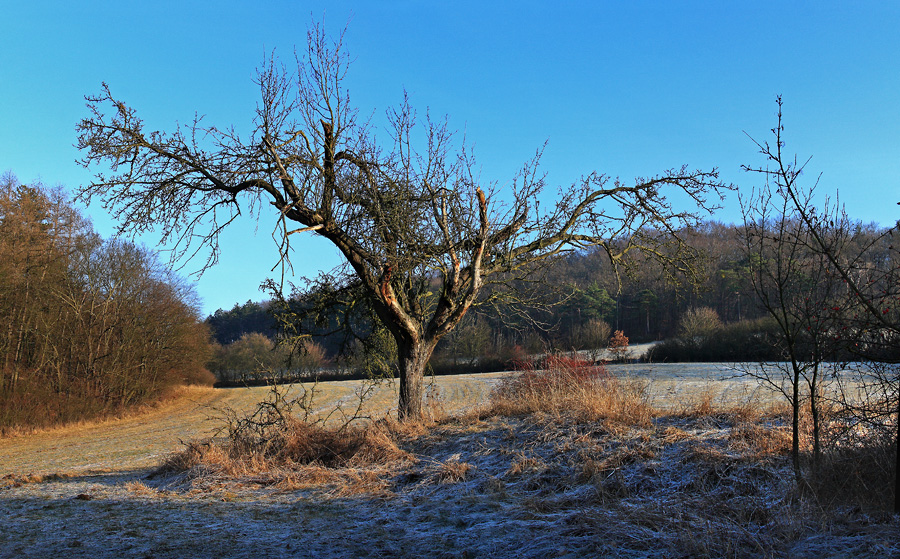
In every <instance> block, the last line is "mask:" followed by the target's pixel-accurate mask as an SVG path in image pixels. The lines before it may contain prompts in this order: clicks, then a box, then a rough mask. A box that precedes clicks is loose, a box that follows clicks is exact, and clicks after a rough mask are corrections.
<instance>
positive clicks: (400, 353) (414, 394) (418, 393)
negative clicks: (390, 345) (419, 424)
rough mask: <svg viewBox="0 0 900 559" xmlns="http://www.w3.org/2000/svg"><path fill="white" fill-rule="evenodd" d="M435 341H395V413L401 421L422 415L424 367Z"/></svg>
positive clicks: (426, 364)
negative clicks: (397, 393) (397, 386)
mask: <svg viewBox="0 0 900 559" xmlns="http://www.w3.org/2000/svg"><path fill="white" fill-rule="evenodd" d="M434 347H435V343H428V342H419V343H408V342H398V343H397V360H398V361H399V366H400V402H399V404H398V407H397V415H398V416H399V418H400V420H401V421H404V420H408V419H413V420H415V419H419V418H421V417H422V415H423V409H422V405H423V400H424V398H425V368H426V367H427V366H428V360H429V359H430V358H431V354H432V352H433V351H434Z"/></svg>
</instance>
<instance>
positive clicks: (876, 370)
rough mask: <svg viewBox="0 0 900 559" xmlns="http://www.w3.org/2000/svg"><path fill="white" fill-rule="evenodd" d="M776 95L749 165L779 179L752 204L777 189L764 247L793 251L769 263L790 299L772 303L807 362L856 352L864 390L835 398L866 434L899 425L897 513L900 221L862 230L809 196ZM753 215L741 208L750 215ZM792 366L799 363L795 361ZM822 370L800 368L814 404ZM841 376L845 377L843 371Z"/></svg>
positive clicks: (899, 460) (899, 506) (898, 455)
mask: <svg viewBox="0 0 900 559" xmlns="http://www.w3.org/2000/svg"><path fill="white" fill-rule="evenodd" d="M776 102H777V105H778V114H777V124H776V126H775V127H774V128H773V129H772V134H773V136H774V143H772V144H770V143H768V142H757V141H756V140H754V143H756V145H757V147H758V148H759V150H760V153H761V154H762V155H763V156H764V157H765V159H766V166H765V167H751V166H745V167H744V168H745V170H748V171H754V172H757V173H761V174H763V175H764V176H765V177H766V178H767V184H771V185H772V186H774V188H767V189H766V190H765V192H766V193H767V194H766V197H764V198H762V199H760V200H762V201H763V203H762V204H760V203H757V204H756V205H755V207H756V208H757V211H759V208H761V207H771V206H770V205H769V201H770V200H772V199H773V197H774V198H776V199H777V200H778V201H779V202H778V203H779V205H780V209H781V212H780V218H777V217H776V219H775V220H774V223H777V224H779V226H778V227H777V228H776V229H775V230H774V231H770V232H769V233H768V234H767V233H765V231H764V229H765V226H763V225H761V224H763V223H764V221H765V220H764V219H763V217H764V216H763V215H758V216H757V219H756V221H755V223H756V224H758V225H757V226H756V228H757V234H756V238H757V239H758V246H759V247H763V246H764V245H766V244H768V245H769V246H770V247H776V250H778V251H781V254H782V256H784V254H785V253H784V251H788V253H787V254H788V255H789V257H788V258H781V264H782V265H783V266H785V268H784V269H781V270H779V269H777V268H776V269H775V270H776V271H775V272H774V273H773V271H772V269H771V268H770V270H769V271H768V272H767V273H768V274H769V275H770V277H778V278H781V280H780V281H782V285H783V287H784V289H778V290H776V291H778V292H783V293H792V294H793V297H788V298H786V299H782V300H770V304H769V305H767V307H769V306H771V307H772V308H773V310H774V312H775V314H776V315H780V316H783V317H784V321H783V322H784V323H785V324H793V325H795V326H791V331H792V332H794V334H792V337H793V338H794V339H795V340H797V341H798V343H799V342H800V341H801V340H803V339H804V338H805V339H806V340H807V343H809V344H810V347H808V348H806V352H807V355H809V356H811V359H809V360H808V362H809V364H811V365H815V364H816V363H817V362H818V361H821V360H823V359H826V358H828V357H830V358H834V353H831V354H830V355H828V354H825V353H823V350H824V348H825V347H828V348H829V349H831V350H832V351H833V350H834V349H839V350H840V351H841V352H842V353H843V354H844V355H848V356H850V357H849V358H850V360H851V362H852V363H851V364H850V365H851V369H852V370H856V371H857V372H858V375H857V376H856V378H855V379H854V380H856V381H857V382H858V383H859V388H858V390H854V391H853V393H852V394H849V393H848V392H847V391H846V386H844V385H840V386H839V388H841V389H842V398H841V399H840V402H839V403H840V404H841V406H842V407H843V410H844V411H845V412H847V413H849V414H851V416H852V419H853V422H854V423H856V422H861V423H863V424H864V425H865V426H866V428H865V429H864V430H863V431H864V432H865V433H868V434H869V436H871V434H872V433H874V434H876V435H877V434H880V433H885V432H886V431H887V430H889V429H891V428H893V430H894V452H895V460H896V463H895V465H894V468H895V473H894V511H895V512H900V475H898V474H900V450H898V448H900V350H898V347H900V343H898V342H900V309H898V307H900V305H898V302H900V251H898V245H897V244H896V242H895V240H896V236H897V234H898V230H900V223H898V224H895V225H894V226H893V227H889V228H885V229H881V230H877V229H872V228H866V227H864V226H862V225H861V224H860V223H858V222H855V221H853V220H851V219H850V218H849V217H848V215H847V213H846V211H845V210H844V208H843V207H842V206H840V204H836V203H835V204H831V203H829V202H828V201H826V202H825V204H824V205H823V206H821V207H817V206H816V205H814V204H813V201H812V195H813V192H814V191H815V188H816V186H817V185H818V180H816V181H815V182H814V183H813V186H812V187H810V188H804V187H803V186H802V185H801V184H800V183H799V180H798V179H799V178H800V176H801V175H802V173H803V171H804V169H805V167H806V165H807V163H808V162H809V160H806V162H803V163H798V160H797V157H796V156H794V157H793V158H791V157H789V156H787V155H786V154H785V153H784V151H783V148H784V137H783V133H784V125H783V122H782V99H781V98H780V97H779V98H777V101H776ZM760 200H758V202H759V201H760ZM747 215H748V214H747V212H746V209H745V220H746V216H747ZM787 216H789V217H787ZM770 217H772V216H770ZM751 233H752V229H751ZM758 272H759V268H758V270H757V274H758ZM758 277H759V276H758V275H757V278H758ZM791 281H793V282H799V281H802V282H803V283H805V286H804V289H800V290H798V289H796V286H790V285H789V284H788V282H791ZM789 288H790V289H789ZM798 295H802V296H801V297H797V296H798ZM770 312H771V311H770ZM776 318H777V317H776ZM804 329H805V330H806V332H805V333H804V332H803V330H804ZM782 330H783V331H784V327H782ZM846 365H847V363H845V366H846ZM792 366H793V367H795V368H796V365H795V364H792ZM816 372H818V367H816V368H814V369H813V370H812V371H811V373H807V372H805V370H804V369H801V374H802V375H803V376H804V378H806V379H807V382H808V383H809V389H810V394H811V403H812V404H815V402H816V394H817V390H816V384H815V379H816V378H817V377H816V376H815V373H816ZM796 380H797V376H796V374H795V381H796ZM836 380H838V381H839V383H841V382H842V377H840V376H839V377H837V379H836ZM795 385H796V382H795ZM794 398H795V399H796V398H797V395H796V393H795V394H794ZM812 413H813V420H814V430H815V438H816V440H815V444H816V449H815V450H816V451H817V452H818V420H819V417H818V413H817V411H816V409H815V406H813V408H812ZM795 423H796V420H795ZM795 429H796V425H795ZM795 444H796V443H795Z"/></svg>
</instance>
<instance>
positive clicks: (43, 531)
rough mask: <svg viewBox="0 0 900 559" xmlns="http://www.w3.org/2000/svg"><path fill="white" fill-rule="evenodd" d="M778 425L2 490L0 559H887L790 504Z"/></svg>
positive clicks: (516, 431)
mask: <svg viewBox="0 0 900 559" xmlns="http://www.w3.org/2000/svg"><path fill="white" fill-rule="evenodd" d="M788 441H789V434H788V431H787V429H786V428H785V427H784V426H783V425H781V423H780V421H779V420H778V419H777V418H769V419H766V418H757V420H756V421H754V422H746V421H743V420H741V419H740V418H739V417H737V416H736V415H734V414H719V415H716V414H710V415H703V416H699V415H698V416H692V415H689V414H681V415H679V414H673V415H665V416H659V417H655V418H653V419H652V420H651V421H649V422H646V423H644V424H642V425H624V424H621V423H617V422H611V421H597V422H584V421H576V420H575V419H573V418H571V417H567V416H566V415H565V414H562V415H560V414H532V415H526V416H519V417H500V416H493V417H479V416H477V415H476V414H469V415H468V416H466V417H464V418H459V419H453V420H448V421H446V422H444V423H442V424H439V425H437V426H433V427H428V428H421V429H418V430H416V429H409V430H406V431H405V432H401V433H400V435H399V436H398V438H397V444H398V445H399V447H400V448H401V449H402V451H403V453H402V455H398V457H397V458H396V459H394V460H392V461H388V462H386V463H379V464H375V465H372V466H367V467H357V468H349V467H347V468H324V467H322V466H319V465H310V466H302V467H294V468H290V469H285V470H277V469H276V470H273V469H268V470H265V471H264V472H263V473H256V474H252V473H248V474H245V475H240V476H234V475H225V474H224V473H221V472H217V471H216V470H215V468H209V467H206V468H201V467H196V468H193V469H191V470H188V471H186V472H182V473H174V474H173V473H169V474H157V475H155V476H149V474H150V473H151V472H150V471H148V470H140V471H133V472H126V473H123V472H112V473H102V472H97V473H94V474H79V475H77V476H74V477H64V476H49V477H46V478H27V477H15V476H6V477H5V478H3V479H2V480H0V556H2V557H91V558H94V559H98V558H104V557H140V558H151V557H152V558H176V557H210V558H212V557H216V558H218V557H234V558H237V557H247V558H251V557H252V558H258V557H323V558H330V557H335V558H337V557H448V558H450V557H453V558H462V557H469V558H474V557H517V558H518V557H523V558H528V557H534V558H546V557H809V558H816V559H819V558H826V557H872V558H886V557H900V519H898V518H897V517H891V516H889V515H878V514H875V513H869V514H867V513H865V512H863V511H860V510H838V511H831V512H828V513H827V514H823V513H822V512H821V511H816V510H813V507H812V505H810V504H809V502H808V501H809V500H808V499H805V498H803V496H802V495H798V494H796V493H795V492H793V491H792V489H791V487H792V483H791V481H792V473H791V469H790V463H789V458H788V457H787V455H786V454H785V453H784V452H783V448H784V446H785V445H786V444H787V442H788Z"/></svg>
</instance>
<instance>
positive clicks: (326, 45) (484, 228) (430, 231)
mask: <svg viewBox="0 0 900 559" xmlns="http://www.w3.org/2000/svg"><path fill="white" fill-rule="evenodd" d="M342 40H343V35H342V36H341V37H339V38H338V39H337V40H335V41H332V40H330V39H329V38H328V37H327V36H326V34H325V32H324V30H323V28H322V27H321V26H312V27H311V28H310V30H309V31H308V33H307V44H306V46H305V47H306V48H305V49H302V54H301V55H300V56H298V57H297V60H296V63H297V64H296V68H297V70H296V72H294V71H288V70H287V69H286V68H285V67H284V66H282V65H281V63H280V62H279V61H278V60H277V59H274V57H273V58H271V59H270V60H268V61H267V62H266V63H265V64H264V65H263V67H262V68H261V69H260V70H259V72H258V76H257V80H256V81H257V84H258V85H259V89H260V96H261V98H260V101H259V104H258V106H257V110H256V114H255V115H254V117H253V120H252V130H251V132H250V133H249V135H242V134H240V133H238V131H237V130H236V129H235V128H231V127H228V128H219V127H215V126H208V125H206V124H205V123H204V122H203V121H202V119H200V118H197V119H195V120H194V121H193V122H192V123H191V124H188V125H186V126H183V127H179V128H176V129H174V130H173V131H171V132H168V133H167V132H162V131H156V130H152V129H149V128H147V127H145V125H144V122H143V121H142V120H141V119H140V118H139V117H138V113H137V111H136V109H134V108H133V107H131V106H129V105H128V104H126V103H125V102H124V101H123V100H121V99H119V98H118V97H116V96H114V94H113V93H112V90H111V88H110V87H109V86H107V85H106V84H104V85H103V87H102V90H101V93H100V94H99V95H95V96H90V97H88V98H87V101H88V108H89V110H90V115H89V116H88V117H87V118H85V119H83V120H82V121H81V122H80V123H79V124H78V127H77V130H78V141H77V143H78V147H79V148H80V149H81V150H82V151H83V153H84V157H83V159H82V163H83V164H84V165H85V166H87V167H92V168H96V167H98V166H106V167H109V168H110V169H111V170H112V173H111V174H104V173H98V174H97V177H96V180H95V181H94V182H93V183H92V184H89V185H86V186H84V187H83V188H82V189H81V195H82V196H83V197H84V198H85V199H87V200H91V199H94V198H99V199H101V200H102V201H103V203H104V205H105V206H106V207H107V208H109V209H110V210H112V211H113V212H114V214H115V215H118V216H120V220H121V221H120V223H121V229H122V230H123V231H126V232H131V233H140V232H143V231H145V230H147V229H149V228H152V227H158V228H161V229H162V231H163V232H164V235H163V236H164V241H171V242H172V244H173V245H174V246H176V247H177V248H178V249H180V250H181V251H182V252H183V253H188V254H193V253H194V251H195V250H197V249H200V248H202V247H203V246H205V247H206V248H208V249H210V252H209V253H208V254H209V260H207V264H211V263H214V262H215V259H216V257H217V255H218V254H219V251H220V250H222V249H223V248H224V247H222V246H220V244H219V234H220V233H221V231H222V230H223V228H224V227H225V226H227V225H228V224H230V223H231V222H232V221H233V220H234V219H235V218H236V217H237V216H238V215H239V214H241V213H242V212H250V213H251V214H254V215H255V216H257V217H262V216H263V215H264V219H265V220H268V221H269V222H270V223H271V224H272V225H273V229H274V232H275V236H276V238H277V240H278V249H279V251H280V253H279V254H280V257H281V259H282V262H284V263H287V262H288V258H289V247H290V245H291V243H292V240H293V239H294V238H295V236H296V235H299V234H302V233H312V234H315V235H318V236H320V237H322V238H324V239H327V240H328V241H329V242H331V243H332V244H333V245H334V246H335V247H336V248H337V249H338V250H339V251H340V253H341V254H342V255H343V257H344V259H345V260H346V266H347V267H348V268H349V273H350V275H351V276H352V277H353V278H354V280H353V281H355V282H358V284H359V286H360V287H361V289H362V290H363V292H364V293H365V296H366V297H367V298H368V300H369V304H370V305H371V306H372V308H373V310H374V311H375V313H376V315H377V316H378V318H379V319H380V320H381V321H382V322H383V324H384V325H385V327H386V328H387V329H388V330H389V332H390V334H391V335H392V336H393V338H394V340H395V341H396V345H397V351H398V360H399V375H400V400H399V415H400V416H401V417H404V418H406V417H418V416H420V415H421V413H422V399H423V372H424V370H425V367H426V365H427V363H428V360H429V357H430V356H431V354H432V352H433V350H434V348H435V346H436V344H437V343H438V341H439V340H440V339H441V338H442V337H444V336H445V335H446V334H447V333H448V332H450V331H451V330H452V329H453V328H454V327H455V326H456V325H457V324H458V323H459V322H460V320H461V319H462V317H463V316H464V315H465V314H466V312H467V311H468V310H469V309H470V308H471V307H472V306H473V305H476V304H479V303H480V302H483V298H482V297H481V296H482V293H483V289H484V288H485V286H486V285H488V284H491V283H496V282H502V283H507V282H509V281H511V280H513V279H516V278H519V277H521V276H522V275H523V274H526V273H528V272H530V271H532V270H533V269H534V267H535V265H537V264H538V263H540V262H542V261H546V260H547V259H548V258H550V257H552V256H553V255H556V254H559V253H561V252H563V251H566V250H570V249H573V248H584V247H591V246H596V247H601V248H602V249H603V250H605V251H607V252H608V254H609V256H610V258H611V259H612V260H613V262H615V263H620V262H622V261H623V260H624V258H625V257H626V255H627V254H628V253H629V252H631V251H635V250H642V251H645V252H646V253H648V254H652V255H653V256H654V257H655V258H657V259H660V260H665V261H666V265H667V267H668V268H670V269H673V270H674V269H680V270H687V269H689V268H690V265H691V264H690V262H691V258H690V257H691V253H690V252H691V251H689V250H688V249H687V246H686V245H684V244H683V243H681V242H679V240H678V239H677V238H676V237H675V236H674V234H673V233H674V231H676V230H677V229H679V228H681V227H684V226H687V225H689V224H691V223H693V222H694V221H695V220H696V219H697V217H698V215H697V214H696V213H694V212H693V211H682V210H677V209H675V208H673V206H672V205H671V204H670V202H669V201H668V200H667V199H666V196H665V193H664V192H665V191H666V189H673V190H678V191H681V192H683V193H686V194H687V195H688V197H689V198H690V199H692V200H693V201H694V202H695V203H696V204H697V205H698V206H699V207H700V208H703V209H709V208H710V204H709V203H708V196H709V195H710V194H712V195H713V197H715V196H716V195H718V194H720V191H721V189H722V188H724V185H723V184H722V183H721V182H720V181H719V179H718V174H717V172H716V170H715V169H713V170H709V171H702V170H690V169H688V168H687V167H682V168H677V169H672V170H669V171H666V172H663V173H661V174H659V175H656V176H651V177H642V178H638V179H637V180H635V181H634V182H633V183H626V182H623V181H619V180H612V179H610V178H609V177H607V176H605V175H603V174H601V173H598V172H589V173H588V174H586V175H585V176H584V177H582V178H581V179H580V180H579V181H578V182H577V183H576V184H574V185H572V186H570V187H566V188H561V189H560V191H559V193H558V196H557V198H556V202H555V203H552V204H549V205H548V204H547V195H546V194H545V190H546V183H545V180H544V176H543V175H542V173H541V171H540V169H539V167H538V162H539V154H538V155H537V156H535V157H534V158H533V159H532V160H531V161H530V162H528V163H527V164H526V165H524V167H523V169H522V171H521V172H520V173H519V174H518V175H517V176H516V177H515V178H514V180H513V181H512V184H511V185H509V187H508V188H506V189H503V190H501V189H499V188H498V187H496V186H493V185H489V184H487V183H484V182H482V181H481V180H480V179H479V177H478V174H477V172H476V165H475V160H474V157H473V155H472V152H471V150H470V149H468V148H467V147H465V146H460V145H459V144H458V142H457V141H456V139H455V137H454V134H453V133H452V132H451V130H450V128H449V127H448V124H447V121H446V119H434V118H432V117H431V116H430V115H426V117H425V118H424V119H421V120H420V119H419V118H418V117H417V115H416V113H415V112H414V111H413V109H412V108H411V107H410V104H409V103H408V102H407V101H406V100H405V99H404V101H403V102H402V103H401V104H400V105H399V106H398V107H396V108H394V109H392V110H390V111H388V114H387V120H388V126H387V130H386V133H383V134H382V135H381V136H380V137H376V134H375V131H374V130H373V129H372V127H371V126H370V125H369V123H368V122H366V121H362V120H360V119H358V109H357V108H355V107H354V105H352V104H351V101H350V95H349V92H348V90H347V89H346V86H345V81H344V78H345V76H346V73H347V70H348V63H349V58H348V56H347V54H346V52H345V50H344V48H343V45H342ZM385 137H386V138H389V141H386V142H383V143H382V142H381V139H382V138H385ZM264 206H267V207H271V208H272V209H273V210H274V212H271V213H268V212H266V211H265V210H264V209H263V208H264ZM548 206H549V207H548ZM491 293H492V294H498V293H501V294H502V293H503V291H502V290H492V291H491Z"/></svg>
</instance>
